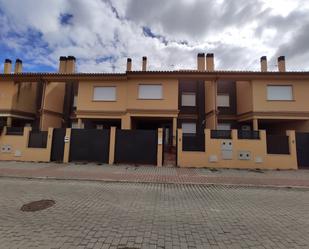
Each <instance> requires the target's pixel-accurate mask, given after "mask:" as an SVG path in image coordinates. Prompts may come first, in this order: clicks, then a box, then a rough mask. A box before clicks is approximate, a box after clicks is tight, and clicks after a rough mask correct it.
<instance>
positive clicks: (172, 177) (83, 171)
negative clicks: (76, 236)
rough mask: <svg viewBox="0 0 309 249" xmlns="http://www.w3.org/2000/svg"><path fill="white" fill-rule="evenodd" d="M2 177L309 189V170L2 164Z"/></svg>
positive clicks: (0, 168)
mask: <svg viewBox="0 0 309 249" xmlns="http://www.w3.org/2000/svg"><path fill="white" fill-rule="evenodd" d="M0 177H20V178H41V179H42V178H49V179H69V180H96V181H112V182H139V183H140V182H143V183H177V184H226V185H253V186H289V187H292V186H294V187H309V180H308V179H309V170H246V169H242V170H240V169H209V168H178V167H154V166H145V165H144V166H143V165H139V166H132V165H107V164H103V165H101V164H99V165H98V164H95V163H85V164H84V163H83V164H81V163H79V164H77V163H69V164H62V163H61V164H59V163H31V162H13V161H12V162H6V161H0Z"/></svg>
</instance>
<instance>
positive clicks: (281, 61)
mask: <svg viewBox="0 0 309 249" xmlns="http://www.w3.org/2000/svg"><path fill="white" fill-rule="evenodd" d="M278 69H279V72H285V57H284V56H279V57H278Z"/></svg>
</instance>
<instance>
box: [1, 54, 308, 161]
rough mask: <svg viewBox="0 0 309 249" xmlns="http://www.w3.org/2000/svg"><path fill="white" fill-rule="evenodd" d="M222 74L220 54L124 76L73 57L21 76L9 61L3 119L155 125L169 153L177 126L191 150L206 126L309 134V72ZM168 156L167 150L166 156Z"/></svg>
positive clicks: (11, 123)
mask: <svg viewBox="0 0 309 249" xmlns="http://www.w3.org/2000/svg"><path fill="white" fill-rule="evenodd" d="M260 62H261V70H260V71H219V70H216V69H215V62H214V55H213V54H207V55H206V56H205V54H203V53H200V54H198V56H197V66H196V70H173V71H150V70H148V68H147V63H148V62H147V58H146V57H143V58H142V63H141V70H139V71H132V60H131V59H127V68H126V71H125V72H124V73H79V72H76V69H75V68H76V65H75V64H76V59H75V58H74V57H73V56H69V57H60V60H59V71H58V72H57V73H23V72H22V61H21V60H19V59H18V60H16V63H15V68H14V71H13V72H12V62H11V61H10V60H9V59H7V60H6V61H5V64H4V72H3V74H1V75H0V124H1V126H6V127H24V126H29V127H32V129H36V130H42V131H47V130H48V128H61V127H62V128H68V127H70V128H74V129H76V128H78V129H109V128H111V127H116V128H118V129H123V130H155V129H158V128H162V130H163V141H164V151H165V152H166V153H167V154H175V153H176V149H175V147H176V144H177V129H182V134H183V137H184V140H186V141H187V142H188V143H187V144H192V146H191V147H190V146H189V147H190V148H189V149H190V150H193V151H194V150H196V151H199V150H200V149H201V148H205V140H204V137H205V132H204V131H205V129H210V130H223V131H224V130H231V129H236V130H240V131H257V130H266V134H273V135H275V134H278V135H280V134H285V133H286V130H296V131H299V132H309V122H308V121H309V102H308V101H307V93H308V92H309V72H289V71H286V66H285V58H284V57H283V56H281V57H279V58H278V71H275V72H269V71H268V68H267V58H266V57H265V56H263V57H262V58H261V61H260ZM167 156H168V155H167Z"/></svg>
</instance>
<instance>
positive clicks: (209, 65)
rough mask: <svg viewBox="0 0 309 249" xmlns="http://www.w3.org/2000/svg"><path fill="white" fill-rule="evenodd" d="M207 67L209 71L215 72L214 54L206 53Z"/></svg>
mask: <svg viewBox="0 0 309 249" xmlns="http://www.w3.org/2000/svg"><path fill="white" fill-rule="evenodd" d="M206 63H207V65H206V69H207V71H209V72H213V71H214V70H215V62H214V54H207V55H206Z"/></svg>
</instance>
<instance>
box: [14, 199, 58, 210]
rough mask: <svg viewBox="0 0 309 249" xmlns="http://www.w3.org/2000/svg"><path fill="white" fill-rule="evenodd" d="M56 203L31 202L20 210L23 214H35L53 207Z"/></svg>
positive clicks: (51, 201)
mask: <svg viewBox="0 0 309 249" xmlns="http://www.w3.org/2000/svg"><path fill="white" fill-rule="evenodd" d="M55 204H56V202H55V201H54V200H40V201H33V202H30V203H27V204H24V205H23V206H22V207H21V208H20V210H21V211H23V212H35V211H41V210H44V209H47V208H50V207H52V206H54V205H55Z"/></svg>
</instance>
